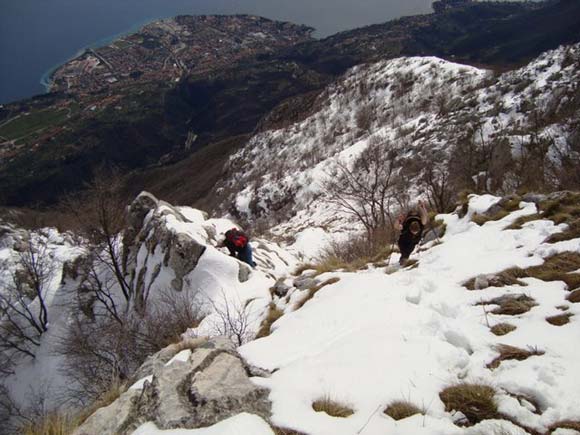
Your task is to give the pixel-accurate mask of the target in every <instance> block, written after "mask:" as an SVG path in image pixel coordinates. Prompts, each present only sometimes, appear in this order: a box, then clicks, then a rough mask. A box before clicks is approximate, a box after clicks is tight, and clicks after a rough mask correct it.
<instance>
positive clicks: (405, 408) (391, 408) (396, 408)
mask: <svg viewBox="0 0 580 435" xmlns="http://www.w3.org/2000/svg"><path fill="white" fill-rule="evenodd" d="M383 412H384V413H385V414H386V415H388V416H389V417H391V418H392V419H394V420H402V419H403V418H407V417H411V416H412V415H415V414H423V413H424V412H423V411H422V410H421V409H419V408H418V407H417V406H415V405H413V404H412V403H411V402H408V401H406V400H397V401H395V402H392V403H391V404H389V405H388V406H387V407H386V409H385V410H384V411H383Z"/></svg>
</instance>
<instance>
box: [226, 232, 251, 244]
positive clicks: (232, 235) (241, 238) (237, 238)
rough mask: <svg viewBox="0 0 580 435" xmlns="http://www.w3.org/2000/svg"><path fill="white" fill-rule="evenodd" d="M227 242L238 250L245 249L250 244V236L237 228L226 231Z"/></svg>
mask: <svg viewBox="0 0 580 435" xmlns="http://www.w3.org/2000/svg"><path fill="white" fill-rule="evenodd" d="M226 240H227V241H228V242H229V243H230V244H231V245H232V246H235V247H236V248H240V249H242V248H245V247H246V245H247V244H248V236H246V235H245V234H244V233H242V232H241V231H240V230H238V229H236V228H232V229H231V230H228V231H226Z"/></svg>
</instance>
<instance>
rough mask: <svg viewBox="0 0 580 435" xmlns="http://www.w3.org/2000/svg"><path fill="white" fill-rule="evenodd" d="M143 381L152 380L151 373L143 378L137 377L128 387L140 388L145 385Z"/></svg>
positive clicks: (132, 388)
mask: <svg viewBox="0 0 580 435" xmlns="http://www.w3.org/2000/svg"><path fill="white" fill-rule="evenodd" d="M145 382H153V375H149V376H145V377H144V378H141V379H139V380H138V381H137V382H135V383H134V384H133V385H131V386H130V387H129V390H142V389H143V387H144V386H145Z"/></svg>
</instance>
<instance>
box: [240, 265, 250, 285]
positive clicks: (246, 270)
mask: <svg viewBox="0 0 580 435" xmlns="http://www.w3.org/2000/svg"><path fill="white" fill-rule="evenodd" d="M238 263H239V265H240V268H239V270H238V281H240V282H246V281H247V280H249V279H250V275H252V268H251V267H250V266H248V265H247V264H246V263H243V262H241V261H239V262H238Z"/></svg>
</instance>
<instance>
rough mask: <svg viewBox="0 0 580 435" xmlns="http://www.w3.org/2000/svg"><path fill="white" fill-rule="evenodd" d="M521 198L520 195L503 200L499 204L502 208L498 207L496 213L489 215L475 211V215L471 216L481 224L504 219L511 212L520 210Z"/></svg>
mask: <svg viewBox="0 0 580 435" xmlns="http://www.w3.org/2000/svg"><path fill="white" fill-rule="evenodd" d="M521 200H522V199H521V198H520V197H519V196H516V197H513V198H508V199H505V200H501V201H500V202H499V203H498V206H499V207H501V208H500V209H498V211H496V212H495V213H494V214H492V215H487V214H477V213H474V214H473V216H472V217H471V220H472V221H473V222H475V223H476V224H477V225H479V226H481V225H483V224H484V223H486V222H489V221H499V220H500V219H503V218H504V217H506V216H507V215H509V214H510V213H512V212H514V211H516V210H519V208H520V202H521Z"/></svg>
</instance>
